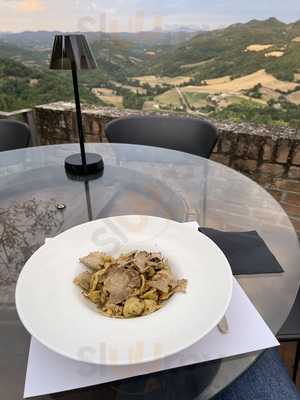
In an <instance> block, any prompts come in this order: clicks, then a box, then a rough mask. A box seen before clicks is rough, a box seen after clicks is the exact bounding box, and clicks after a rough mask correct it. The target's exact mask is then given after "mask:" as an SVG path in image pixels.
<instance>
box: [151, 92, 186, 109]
mask: <svg viewBox="0 0 300 400" xmlns="http://www.w3.org/2000/svg"><path fill="white" fill-rule="evenodd" d="M154 100H155V102H156V103H158V104H160V105H162V106H170V107H174V108H177V107H181V101H180V97H179V94H178V92H177V90H176V89H171V90H168V91H166V92H165V93H163V94H160V95H159V96H156V97H155V98H154Z"/></svg>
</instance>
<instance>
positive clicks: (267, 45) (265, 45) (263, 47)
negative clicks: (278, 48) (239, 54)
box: [245, 44, 273, 52]
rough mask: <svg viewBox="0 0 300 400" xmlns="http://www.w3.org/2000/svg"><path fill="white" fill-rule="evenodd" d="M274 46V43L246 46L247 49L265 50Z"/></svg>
mask: <svg viewBox="0 0 300 400" xmlns="http://www.w3.org/2000/svg"><path fill="white" fill-rule="evenodd" d="M271 47H273V45H272V44H251V45H250V46H248V47H246V49H245V51H254V52H259V51H264V50H267V49H270V48H271Z"/></svg>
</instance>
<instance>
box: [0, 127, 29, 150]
mask: <svg viewBox="0 0 300 400" xmlns="http://www.w3.org/2000/svg"><path fill="white" fill-rule="evenodd" d="M30 138H31V134H30V129H29V127H28V125H26V124H24V123H22V122H18V121H13V120H10V119H0V151H7V150H15V149H20V148H23V147H27V146H29V143H30Z"/></svg>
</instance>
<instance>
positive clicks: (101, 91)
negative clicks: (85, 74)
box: [92, 88, 114, 97]
mask: <svg viewBox="0 0 300 400" xmlns="http://www.w3.org/2000/svg"><path fill="white" fill-rule="evenodd" d="M92 93H93V94H94V95H95V96H97V97H101V96H113V94H114V91H113V90H112V89H106V88H94V89H92Z"/></svg>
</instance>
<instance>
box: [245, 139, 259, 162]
mask: <svg viewBox="0 0 300 400" xmlns="http://www.w3.org/2000/svg"><path fill="white" fill-rule="evenodd" d="M259 152H260V143H259V142H256V141H253V142H251V143H250V145H249V147H248V153H247V157H248V158H250V159H251V160H258V157H259Z"/></svg>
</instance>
